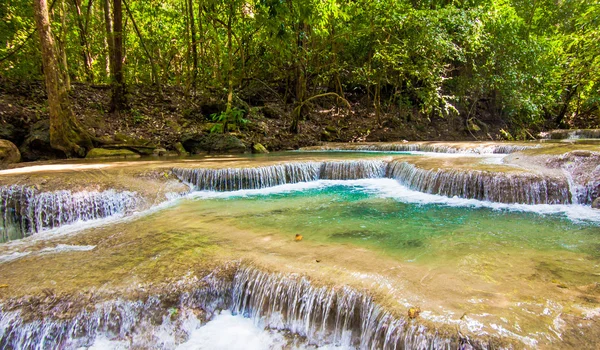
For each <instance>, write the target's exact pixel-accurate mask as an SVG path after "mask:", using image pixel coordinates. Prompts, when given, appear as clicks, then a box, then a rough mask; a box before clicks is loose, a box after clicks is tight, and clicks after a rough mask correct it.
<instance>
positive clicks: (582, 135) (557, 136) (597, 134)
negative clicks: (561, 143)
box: [540, 129, 600, 140]
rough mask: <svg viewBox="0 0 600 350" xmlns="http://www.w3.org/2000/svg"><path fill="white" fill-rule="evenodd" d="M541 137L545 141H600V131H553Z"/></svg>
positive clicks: (542, 134) (541, 134)
mask: <svg viewBox="0 0 600 350" xmlns="http://www.w3.org/2000/svg"><path fill="white" fill-rule="evenodd" d="M540 136H541V137H542V139H545V140H578V139H600V129H573V130H552V131H549V132H543V133H540Z"/></svg>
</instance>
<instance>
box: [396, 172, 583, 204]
mask: <svg viewBox="0 0 600 350" xmlns="http://www.w3.org/2000/svg"><path fill="white" fill-rule="evenodd" d="M387 175H388V177H391V178H393V179H396V180H398V181H399V182H400V183H401V184H402V185H404V186H407V187H409V188H411V189H413V190H416V191H420V192H425V193H431V194H438V195H443V196H447V197H454V196H457V197H461V198H472V199H479V200H485V201H491V202H501V203H522V204H568V203H570V202H571V198H570V197H571V196H570V191H569V185H568V183H567V182H566V181H565V180H563V179H548V178H544V177H542V176H538V175H535V174H510V173H506V174H502V173H493V172H487V171H478V170H455V169H431V170H427V169H420V168H417V167H416V166H414V165H412V164H410V163H407V162H402V161H392V162H391V163H390V164H389V166H388V172H387Z"/></svg>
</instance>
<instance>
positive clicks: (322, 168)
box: [173, 160, 387, 191]
mask: <svg viewBox="0 0 600 350" xmlns="http://www.w3.org/2000/svg"><path fill="white" fill-rule="evenodd" d="M386 167H387V163H386V162H384V161H377V160H359V161H330V162H302V163H287V164H277V165H270V166H263V167H255V168H227V169H210V168H174V169H173V173H174V174H175V175H176V176H177V177H179V179H180V180H181V181H183V182H184V183H187V184H189V185H191V186H193V187H194V188H195V189H197V190H208V191H237V190H249V189H260V188H267V187H273V186H277V185H284V184H292V183H298V182H308V181H316V180H319V179H327V180H355V179H364V178H377V177H383V176H385V169H386Z"/></svg>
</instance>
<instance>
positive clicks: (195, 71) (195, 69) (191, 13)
mask: <svg viewBox="0 0 600 350" xmlns="http://www.w3.org/2000/svg"><path fill="white" fill-rule="evenodd" d="M188 11H189V16H190V29H191V34H192V38H191V41H192V86H193V87H196V78H197V76H198V45H197V42H196V24H195V23H194V2H193V1H192V0H188Z"/></svg>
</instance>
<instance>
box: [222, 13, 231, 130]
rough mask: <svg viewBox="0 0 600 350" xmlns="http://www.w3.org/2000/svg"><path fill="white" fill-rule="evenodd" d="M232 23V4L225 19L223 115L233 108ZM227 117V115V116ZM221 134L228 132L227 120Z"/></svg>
mask: <svg viewBox="0 0 600 350" xmlns="http://www.w3.org/2000/svg"><path fill="white" fill-rule="evenodd" d="M232 21H233V4H232V3H230V5H229V16H228V19H227V84H228V92H227V110H226V112H225V113H227V114H229V113H230V112H231V108H232V107H233V42H232V34H233V33H232V30H233V29H232ZM228 116H229V115H228ZM223 132H225V133H226V132H228V127H227V119H226V120H225V123H224V124H223Z"/></svg>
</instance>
